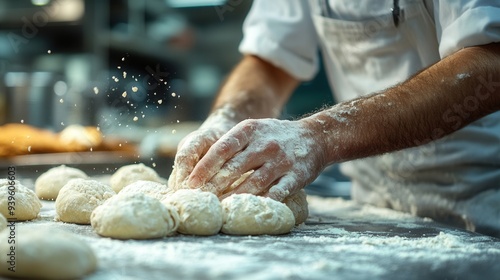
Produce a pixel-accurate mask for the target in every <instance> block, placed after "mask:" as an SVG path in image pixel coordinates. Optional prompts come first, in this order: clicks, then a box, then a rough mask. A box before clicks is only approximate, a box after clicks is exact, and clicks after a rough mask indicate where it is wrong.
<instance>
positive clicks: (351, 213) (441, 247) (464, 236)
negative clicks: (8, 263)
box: [17, 197, 500, 280]
mask: <svg viewBox="0 0 500 280" xmlns="http://www.w3.org/2000/svg"><path fill="white" fill-rule="evenodd" d="M308 200H309V203H310V209H311V215H310V218H309V219H308V221H307V223H306V224H305V225H301V226H300V227H297V228H295V229H294V230H293V231H292V233H291V234H288V235H283V236H228V235H223V234H219V235H215V236H210V237H197V236H184V235H177V236H173V237H166V238H163V239H157V240H141V241H138V240H126V241H122V240H114V239H109V238H103V237H100V236H98V235H97V234H96V233H94V231H93V230H92V228H91V227H90V226H82V225H75V224H65V223H61V222H54V221H53V219H54V215H55V210H54V203H53V202H46V201H44V202H43V208H42V212H41V213H40V216H41V217H39V218H38V219H36V220H34V221H31V222H23V223H18V224H17V226H18V227H22V226H26V225H28V224H38V225H39V226H40V227H52V228H58V229H62V230H67V231H70V232H74V233H77V234H78V235H79V236H80V237H81V239H82V240H83V241H85V242H88V243H89V244H90V245H91V247H92V248H93V249H94V251H95V252H96V254H97V257H98V261H99V267H98V270H97V271H96V272H95V273H93V274H91V275H89V276H87V277H86V278H85V279H93V280H94V279H95V280H97V279H106V280H108V279H242V278H244V279H335V278H355V279H392V278H404V279H422V278H441V279H444V278H446V279H471V278H473V279H481V278H491V277H498V275H500V265H499V263H500V240H499V239H495V238H491V237H487V236H483V235H479V234H474V233H469V232H465V231H462V230H457V229H453V228H448V227H444V226H441V225H440V224H437V223H434V222H432V221H430V220H426V219H419V218H415V217H412V216H410V215H407V214H402V213H398V212H394V211H391V210H388V209H378V208H374V207H370V206H359V205H357V204H355V203H353V202H352V201H344V200H341V199H323V198H318V197H309V198H308Z"/></svg>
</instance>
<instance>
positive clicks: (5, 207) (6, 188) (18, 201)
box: [0, 179, 42, 221]
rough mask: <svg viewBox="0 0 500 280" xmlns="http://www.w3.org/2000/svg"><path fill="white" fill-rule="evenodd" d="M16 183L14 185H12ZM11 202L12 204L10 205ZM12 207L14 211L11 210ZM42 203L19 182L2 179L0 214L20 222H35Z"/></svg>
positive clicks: (0, 185) (0, 186)
mask: <svg viewBox="0 0 500 280" xmlns="http://www.w3.org/2000/svg"><path fill="white" fill-rule="evenodd" d="M12 182H14V184H13V185H12V184H11V183H12ZM9 202H11V203H10V204H9ZM9 206H12V207H13V209H9ZM40 208H42V203H40V200H38V197H36V194H35V192H34V191H32V190H31V189H29V188H27V187H25V186H23V185H22V184H21V183H20V182H19V181H9V180H6V179H0V214H2V215H3V216H4V217H6V218H9V219H14V218H15V219H17V220H18V221H26V220H33V219H35V218H36V217H37V216H38V213H40Z"/></svg>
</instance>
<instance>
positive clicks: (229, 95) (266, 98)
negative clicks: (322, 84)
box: [213, 55, 298, 121]
mask: <svg viewBox="0 0 500 280" xmlns="http://www.w3.org/2000/svg"><path fill="white" fill-rule="evenodd" d="M297 85H298V81H297V80H296V79H294V78H293V77H292V76H290V75H289V74H288V73H286V72H284V71H283V70H281V69H279V68H277V67H275V66H273V65H271V64H270V63H268V62H266V61H264V60H261V59H259V58H258V57H255V56H251V55H247V56H245V57H244V58H243V59H242V61H241V62H240V63H239V64H238V65H237V66H236V68H235V69H234V70H233V72H232V73H231V74H230V75H229V77H228V79H227V81H226V82H225V83H224V84H223V86H222V88H221V90H220V92H219V94H218V96H217V98H216V100H215V103H214V105H213V111H216V110H217V109H219V108H222V107H226V108H227V107H229V108H231V109H232V111H233V112H234V113H235V114H236V115H235V116H234V117H235V118H236V119H237V121H242V120H244V119H248V118H253V119H258V118H270V117H277V116H279V114H280V112H281V108H282V107H283V105H284V103H285V102H286V101H287V100H288V98H289V96H290V94H291V93H292V92H293V90H294V89H295V87H296V86H297Z"/></svg>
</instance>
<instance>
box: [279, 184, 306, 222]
mask: <svg viewBox="0 0 500 280" xmlns="http://www.w3.org/2000/svg"><path fill="white" fill-rule="evenodd" d="M283 203H285V204H286V206H288V208H290V210H292V213H293V216H294V217H295V224H296V225H300V224H302V223H303V222H305V221H306V220H307V217H308V216H309V208H308V207H307V195H306V192H305V191H304V190H300V191H298V192H297V193H295V194H292V195H290V196H288V197H287V198H285V199H284V200H283Z"/></svg>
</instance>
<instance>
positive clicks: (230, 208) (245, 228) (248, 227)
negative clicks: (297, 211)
mask: <svg viewBox="0 0 500 280" xmlns="http://www.w3.org/2000/svg"><path fill="white" fill-rule="evenodd" d="M222 209H223V217H224V224H223V225H222V230H221V231H222V232H223V233H226V234H234V235H261V234H270V235H277V234H285V233H288V232H290V231H291V230H292V228H293V226H294V225H295V218H294V216H293V213H292V210H290V208H288V207H287V206H286V205H285V204H284V203H281V202H278V201H276V200H273V199H271V198H268V197H262V196H255V195H252V194H233V195H231V196H229V197H228V198H226V199H224V200H222Z"/></svg>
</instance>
